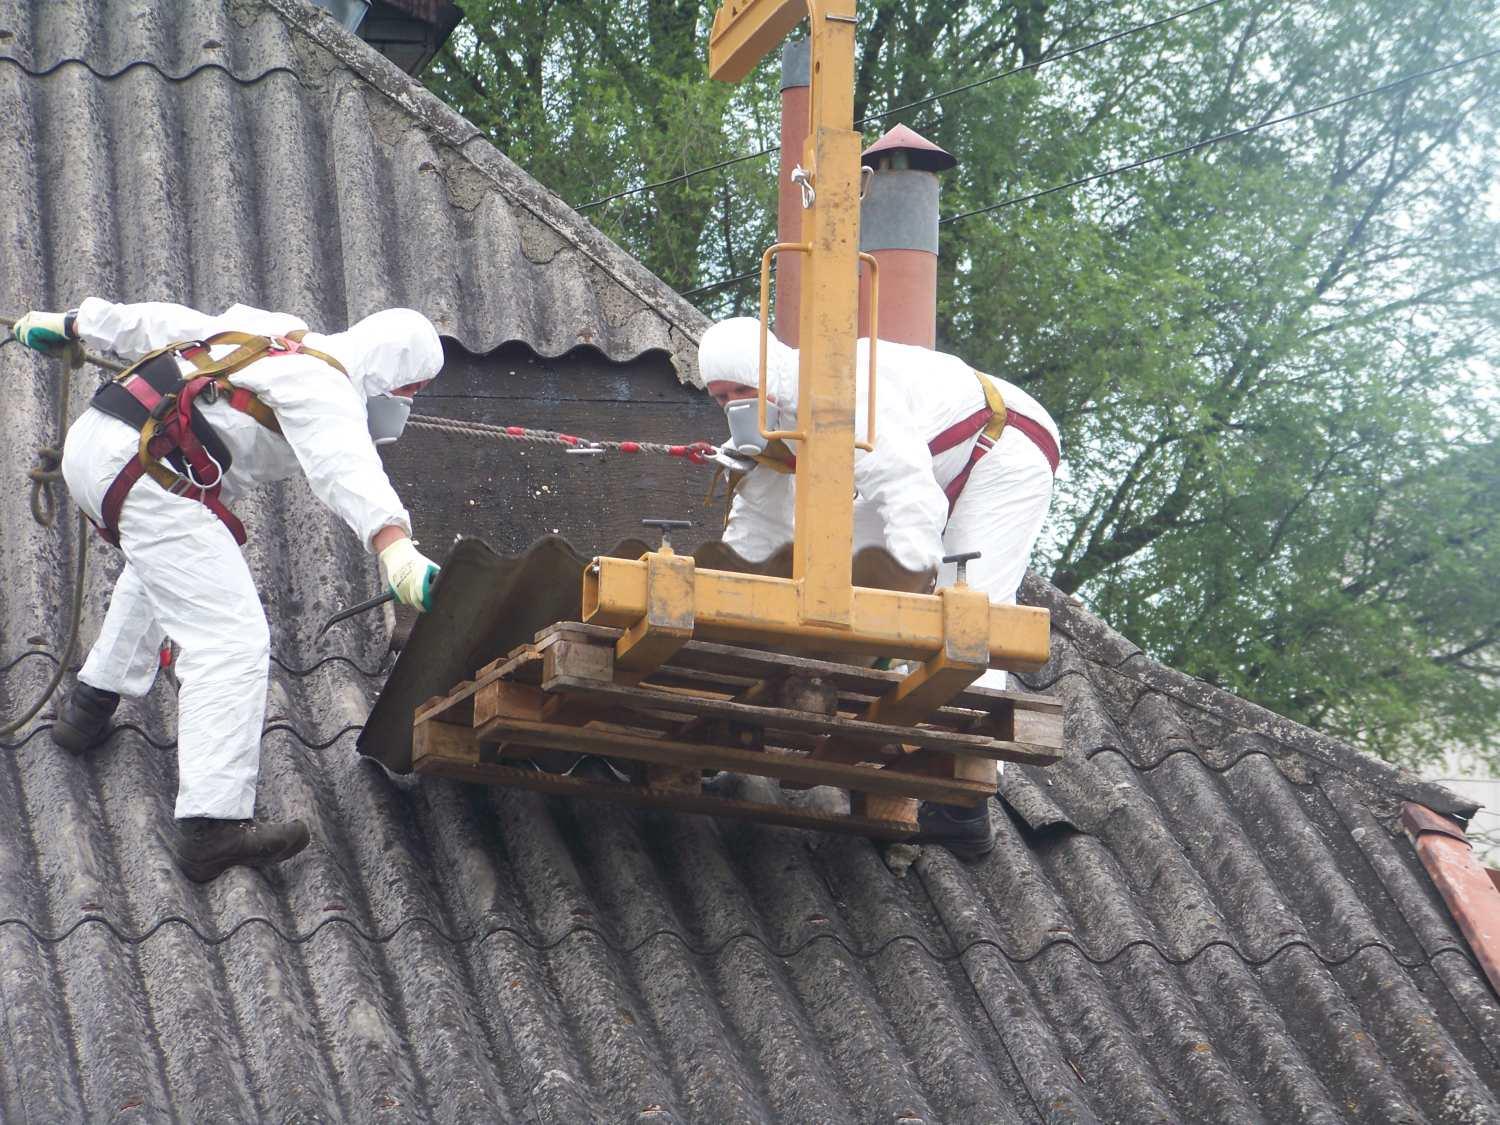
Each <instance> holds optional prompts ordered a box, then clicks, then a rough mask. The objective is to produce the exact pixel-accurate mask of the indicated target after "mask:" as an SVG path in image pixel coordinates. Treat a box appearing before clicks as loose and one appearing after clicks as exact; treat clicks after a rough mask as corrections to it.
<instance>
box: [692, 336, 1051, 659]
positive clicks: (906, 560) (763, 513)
mask: <svg viewBox="0 0 1500 1125" xmlns="http://www.w3.org/2000/svg"><path fill="white" fill-rule="evenodd" d="M759 357H760V326H759V322H758V321H756V320H755V319H754V318H750V317H737V318H734V319H731V320H725V321H721V322H720V323H718V324H715V325H714V326H713V327H712V328H710V329H709V330H708V331H707V332H706V333H704V336H703V340H702V343H701V344H700V346H699V361H698V366H699V371H700V373H701V374H702V377H703V379H704V381H705V382H713V381H716V380H725V381H728V382H734V383H739V384H742V385H745V386H755V385H756V384H757V383H758V381H759V362H760V360H759ZM858 362H859V366H858V377H857V383H858V403H857V407H856V415H855V418H856V428H857V430H858V432H859V437H860V438H861V439H863V438H864V436H865V433H864V430H865V419H866V418H867V417H868V415H867V413H866V397H867V388H868V380H867V374H868V371H869V341H868V340H860V341H859V345H858ZM767 363H768V368H769V370H768V374H767V390H768V392H769V394H770V396H771V397H772V398H773V399H774V400H775V402H776V404H777V408H772V409H769V410H768V421H769V422H770V423H771V425H772V426H773V427H774V428H777V429H793V428H794V422H795V416H796V403H797V352H796V350H795V349H792V348H789V347H787V346H786V345H785V344H782V343H781V342H780V341H778V340H777V339H775V337H772V338H771V340H770V343H769V352H768V358H767ZM875 368H876V377H877V379H878V380H879V386H878V387H877V388H876V396H875V398H876V409H877V412H878V413H877V416H876V422H875V438H876V446H875V450H874V452H872V453H863V452H857V453H856V454H855V458H854V487H855V490H856V492H857V494H858V495H857V498H856V500H855V505H854V546H855V550H859V549H860V548H861V547H866V546H872V545H879V544H884V546H885V547H886V549H887V550H888V551H890V553H891V554H892V555H893V556H895V558H896V560H897V561H898V562H900V563H901V565H902V566H904V567H906V568H907V569H909V570H925V569H928V568H929V567H935V566H936V567H939V568H940V569H939V573H938V585H939V586H945V585H950V584H952V582H953V581H954V579H955V577H956V567H955V566H954V565H953V564H952V563H948V564H940V560H941V558H942V557H943V556H944V555H956V554H964V553H967V552H969V551H981V552H983V553H982V555H981V556H980V557H979V558H977V559H974V560H973V561H971V562H970V563H969V564H968V583H969V585H970V586H972V587H974V588H975V589H978V590H983V591H984V592H985V593H987V594H988V595H989V596H990V600H991V601H996V602H1014V601H1015V600H1016V591H1017V590H1018V589H1019V587H1020V585H1021V579H1022V578H1023V577H1024V576H1025V573H1026V564H1027V561H1028V560H1029V559H1030V557H1031V551H1032V548H1033V547H1034V546H1035V545H1036V539H1037V535H1038V534H1039V533H1040V532H1041V529H1042V523H1043V522H1044V521H1045V520H1046V518H1047V508H1048V505H1049V504H1050V503H1051V500H1052V469H1051V466H1049V465H1048V463H1047V459H1046V457H1045V456H1044V455H1043V454H1042V451H1041V450H1040V449H1038V448H1037V446H1036V443H1035V442H1033V441H1032V440H1031V438H1029V437H1028V436H1026V434H1024V433H1022V432H1021V431H1020V430H1018V429H1015V428H1013V427H1009V426H1008V427H1006V428H1005V430H1004V431H1003V432H1002V433H1001V435H1000V439H999V440H998V441H997V442H996V443H995V446H994V448H993V449H991V450H990V451H989V452H988V453H986V454H985V455H984V456H983V457H982V458H980V460H979V462H978V463H977V464H976V465H975V467H974V470H973V472H972V473H971V474H970V476H969V479H968V482H967V483H966V484H965V485H964V489H963V491H962V492H961V493H960V494H959V497H958V502H957V503H956V504H955V505H954V506H953V513H952V515H951V516H950V515H949V513H948V498H947V496H946V495H944V492H943V488H944V486H946V485H947V484H948V483H949V482H950V481H952V480H953V479H954V478H955V477H956V476H957V475H958V474H959V473H960V472H961V471H962V470H963V468H964V466H965V465H967V464H968V463H969V456H970V454H971V453H972V452H973V449H974V444H975V442H976V441H977V440H978V435H977V434H976V435H975V436H974V437H971V438H969V439H968V440H966V441H963V442H960V443H959V444H958V445H956V446H954V447H953V448H951V449H948V450H945V451H944V452H942V453H939V454H937V455H936V456H934V455H933V454H932V453H930V452H929V450H928V443H929V442H931V441H932V439H933V438H935V437H937V436H938V435H939V434H941V433H942V432H943V431H944V430H946V429H948V428H949V427H950V426H952V425H954V424H955V423H958V422H961V421H962V420H964V419H965V418H968V417H969V416H971V415H973V414H974V413H976V412H977V411H979V410H981V409H982V408H983V407H984V405H985V398H984V391H983V388H982V387H981V386H980V383H979V380H978V379H977V378H976V377H975V374H974V368H972V367H971V366H970V365H969V364H967V363H965V362H964V361H963V360H961V359H959V358H958V357H957V356H952V355H946V354H944V353H942V352H937V351H932V350H931V349H928V348H919V347H912V346H910V345H906V344H893V343H890V342H888V341H885V340H881V341H880V342H879V344H878V347H877V351H876V360H875ZM994 382H995V384H996V385H997V386H998V387H999V388H1000V392H1001V394H1002V395H1003V397H1004V399H1005V404H1006V406H1007V408H1008V409H1012V410H1015V411H1018V412H1019V413H1021V414H1024V415H1025V416H1027V417H1028V418H1031V419H1032V420H1033V421H1035V422H1037V423H1039V424H1040V425H1041V426H1043V427H1044V428H1045V429H1046V430H1047V432H1048V433H1050V434H1051V435H1052V437H1053V440H1054V441H1058V432H1057V424H1056V423H1055V422H1054V421H1053V420H1052V418H1051V416H1050V415H1049V414H1048V413H1047V411H1046V410H1045V409H1044V408H1043V407H1042V405H1041V403H1039V402H1037V400H1036V399H1034V398H1033V397H1032V396H1031V395H1029V394H1027V393H1026V392H1025V391H1023V390H1022V389H1021V388H1020V387H1017V386H1015V385H1013V384H1011V383H1008V382H1006V381H1004V380H1003V379H995V380H994ZM789 444H791V445H793V446H795V444H796V443H795V442H793V443H789ZM1058 447H1059V449H1060V448H1061V442H1060V441H1059V445H1058ZM795 451H796V450H795V448H794V449H793V452H795ZM795 480H796V477H795V476H794V475H793V474H788V473H778V472H776V471H775V470H774V469H769V468H765V467H760V468H757V469H755V470H754V471H752V472H751V473H750V474H749V475H748V476H747V477H745V479H744V480H743V481H742V482H741V483H740V487H739V490H738V491H737V492H736V493H735V496H734V502H733V504H732V505H731V506H730V510H729V524H728V526H727V527H726V528H725V531H724V542H725V543H727V544H729V545H730V546H731V547H733V548H735V550H737V551H738V552H739V553H740V554H742V555H744V556H745V557H747V558H750V559H753V560H759V559H763V558H765V557H767V556H768V555H770V554H771V553H772V552H774V551H775V550H776V549H777V548H779V547H781V546H782V545H784V544H785V543H787V542H789V541H790V540H791V538H792V529H793V513H794V510H795V506H796V494H795V491H794V488H795ZM978 683H979V684H980V685H981V686H984V687H992V688H1003V687H1004V686H1005V673H1004V672H1003V671H1000V670H998V669H992V670H990V671H988V672H986V673H985V674H984V676H982V677H981V678H980V680H979V681H978Z"/></svg>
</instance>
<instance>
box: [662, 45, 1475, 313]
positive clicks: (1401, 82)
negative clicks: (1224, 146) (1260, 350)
mask: <svg viewBox="0 0 1500 1125" xmlns="http://www.w3.org/2000/svg"><path fill="white" fill-rule="evenodd" d="M1496 55H1500V47H1492V48H1491V49H1490V50H1488V51H1482V52H1480V53H1479V54H1477V55H1470V56H1469V57H1468V58H1463V59H1455V60H1454V61H1453V62H1448V63H1443V64H1442V65H1441V66H1434V67H1429V68H1428V69H1426V70H1419V71H1416V72H1415V73H1412V74H1407V75H1404V76H1402V77H1401V78H1394V79H1392V80H1391V81H1389V82H1383V83H1381V84H1380V85H1379V86H1371V87H1370V88H1369V89H1366V90H1360V91H1358V92H1357V93H1353V94H1346V95H1345V96H1344V97H1342V98H1335V99H1334V100H1332V101H1327V102H1323V103H1321V104H1320V105H1315V106H1309V107H1308V108H1307V109H1300V110H1298V111H1296V112H1295V113H1287V114H1283V115H1282V116H1280V117H1273V118H1271V119H1270V120H1268V121H1259V122H1257V123H1256V124H1254V125H1247V126H1245V127H1244V128H1242V129H1231V130H1229V131H1228V132H1224V133H1216V134H1215V135H1214V136H1212V137H1205V138H1203V139H1202V140H1201V141H1194V142H1193V143H1192V144H1187V145H1183V146H1182V147H1180V148H1174V149H1172V150H1170V151H1168V152H1159V153H1156V154H1155V155H1153V156H1147V157H1144V158H1143V159H1140V160H1133V161H1131V162H1130V163H1128V164H1118V165H1116V166H1114V167H1113V168H1106V169H1104V170H1103V171H1102V172H1094V173H1093V174H1091V175H1088V176H1080V177H1079V178H1078V179H1076V180H1068V181H1067V182H1066V183H1061V184H1053V185H1052V186H1051V187H1046V188H1041V189H1040V190H1038V191H1033V192H1027V193H1026V194H1025V195H1017V196H1012V197H1011V198H1009V199H1002V200H1000V202H998V203H991V204H988V205H986V206H984V207H975V208H974V209H973V210H970V211H960V212H959V213H958V214H956V215H949V216H948V217H947V218H944V219H940V220H939V221H938V225H939V226H946V225H947V224H948V223H956V222H960V221H961V220H963V219H970V218H973V217H974V216H975V215H988V214H991V213H993V212H995V211H999V210H1001V209H1003V208H1006V207H1015V206H1017V205H1019V204H1022V203H1030V202H1032V201H1033V200H1036V199H1041V198H1042V197H1043V196H1047V195H1053V194H1055V193H1057V192H1061V191H1069V190H1071V189H1073V188H1076V187H1082V186H1083V185H1084V184H1091V183H1094V182H1095V181H1097V180H1103V179H1107V178H1108V177H1110V176H1118V175H1120V174H1122V173H1124V172H1133V171H1135V170H1137V169H1139V168H1145V167H1147V166H1148V165H1151V164H1159V163H1161V162H1162V161H1164V160H1170V159H1172V158H1173V157H1177V156H1186V155H1189V154H1191V153H1194V152H1197V151H1198V150H1199V149H1203V148H1208V147H1209V146H1211V145H1216V144H1220V143H1222V142H1224V141H1233V140H1238V139H1239V138H1241V137H1246V136H1249V135H1250V134H1251V133H1258V132H1260V131H1261V130H1262V129H1269V128H1271V127H1272V126H1273V125H1285V124H1286V123H1287V122H1289V121H1296V120H1298V119H1299V118H1303V117H1310V116H1312V115H1313V114H1315V113H1322V112H1324V111H1325V110H1330V109H1337V108H1338V107H1339V106H1341V105H1348V104H1349V103H1350V102H1353V101H1358V100H1359V99H1360V98H1368V97H1372V96H1374V95H1375V94H1384V93H1389V92H1390V91H1391V90H1395V89H1397V88H1399V87H1401V86H1406V85H1409V84H1410V83H1412V82H1419V81H1422V80H1423V79H1426V78H1431V77H1433V76H1434V75H1438V74H1442V73H1444V72H1446V71H1450V70H1458V69H1460V68H1462V67H1466V66H1472V65H1473V64H1474V63H1478V62H1483V61H1484V60H1485V59H1490V58H1494V57H1495V56H1496ZM759 276H760V271H759V270H751V271H749V272H748V273H741V274H736V275H735V276H734V277H728V278H725V279H724V280H723V281H715V282H711V283H709V284H708V285H700V286H698V288H696V289H689V290H687V291H686V292H684V293H683V294H682V295H683V296H684V297H695V296H698V295H699V294H702V293H711V292H713V291H714V290H716V289H723V288H724V287H725V286H729V285H735V284H738V283H739V282H742V281H747V280H749V279H750V278H752V277H759Z"/></svg>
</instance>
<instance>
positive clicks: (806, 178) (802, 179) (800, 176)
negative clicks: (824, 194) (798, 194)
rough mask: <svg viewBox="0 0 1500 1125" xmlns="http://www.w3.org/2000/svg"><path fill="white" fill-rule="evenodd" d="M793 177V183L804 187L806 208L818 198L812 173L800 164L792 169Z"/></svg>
mask: <svg viewBox="0 0 1500 1125" xmlns="http://www.w3.org/2000/svg"><path fill="white" fill-rule="evenodd" d="M791 179H792V183H794V184H796V185H797V186H798V187H800V188H801V189H802V209H803V210H806V209H807V208H809V207H811V206H812V205H813V202H814V201H815V200H816V199H817V198H818V193H817V191H816V190H815V189H814V188H813V179H812V175H811V174H810V173H809V172H808V170H807V169H806V168H804V167H802V165H800V164H798V165H797V166H796V167H795V168H793V169H792V172H791Z"/></svg>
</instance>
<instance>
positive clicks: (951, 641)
mask: <svg viewBox="0 0 1500 1125" xmlns="http://www.w3.org/2000/svg"><path fill="white" fill-rule="evenodd" d="M938 599H939V601H941V602H942V613H943V644H942V648H941V649H939V650H938V652H937V654H936V655H934V656H933V657H931V658H930V659H929V660H928V661H927V663H925V664H923V665H922V667H920V668H918V669H917V670H916V671H915V672H912V673H911V674H910V675H909V676H907V677H906V679H904V680H902V681H901V682H900V683H899V684H897V685H896V686H895V688H894V689H893V690H891V691H890V692H888V693H887V694H885V695H883V696H881V697H880V698H879V699H877V700H876V701H875V702H874V703H872V704H870V708H869V710H868V711H866V712H865V718H866V719H869V720H870V721H872V722H882V723H917V722H920V721H921V720H923V719H925V718H927V717H928V716H929V715H931V714H932V713H933V712H935V711H936V710H937V709H938V708H939V707H942V706H944V705H946V704H948V703H951V702H952V701H953V699H954V697H955V696H957V695H958V694H959V693H960V692H961V691H963V690H964V688H966V687H968V686H969V685H970V684H972V683H973V682H974V681H975V680H977V679H978V678H979V677H980V676H981V675H983V674H984V670H985V669H986V668H988V667H989V663H990V659H989V641H990V638H989V636H988V631H987V629H986V628H985V625H986V620H987V614H989V613H990V612H991V610H992V608H994V609H1005V608H1010V607H1000V606H996V607H991V606H990V600H989V598H988V597H987V596H986V595H985V594H984V593H982V592H981V591H979V590H975V589H973V588H971V587H969V586H948V587H945V588H944V589H942V590H939V591H938ZM1042 614H1043V618H1044V619H1046V618H1047V615H1046V611H1045V610H1043V611H1042ZM1049 631H1050V630H1049Z"/></svg>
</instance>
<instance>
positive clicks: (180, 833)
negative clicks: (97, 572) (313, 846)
mask: <svg viewBox="0 0 1500 1125" xmlns="http://www.w3.org/2000/svg"><path fill="white" fill-rule="evenodd" d="M307 841H308V833H307V825H305V824H303V823H302V822H301V821H300V820H292V821H288V822H287V823H285V824H277V823H276V822H274V821H270V820H214V819H212V818H210V817H206V816H191V817H184V818H183V819H182V820H179V821H178V822H177V833H176V836H175V838H174V839H173V840H172V842H171V844H170V845H169V846H170V848H171V851H172V858H173V859H175V860H176V861H177V866H178V867H180V868H182V873H183V874H184V875H186V876H187V877H188V878H189V879H191V880H192V881H193V882H195V883H206V882H208V881H209V880H210V879H213V878H216V877H218V876H219V875H221V874H223V873H224V872H225V871H227V870H228V869H229V868H231V867H269V866H270V865H271V864H273V863H280V862H281V861H282V860H284V859H291V858H292V856H294V855H296V854H297V853H298V852H300V851H301V850H302V849H303V848H305V847H307Z"/></svg>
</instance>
